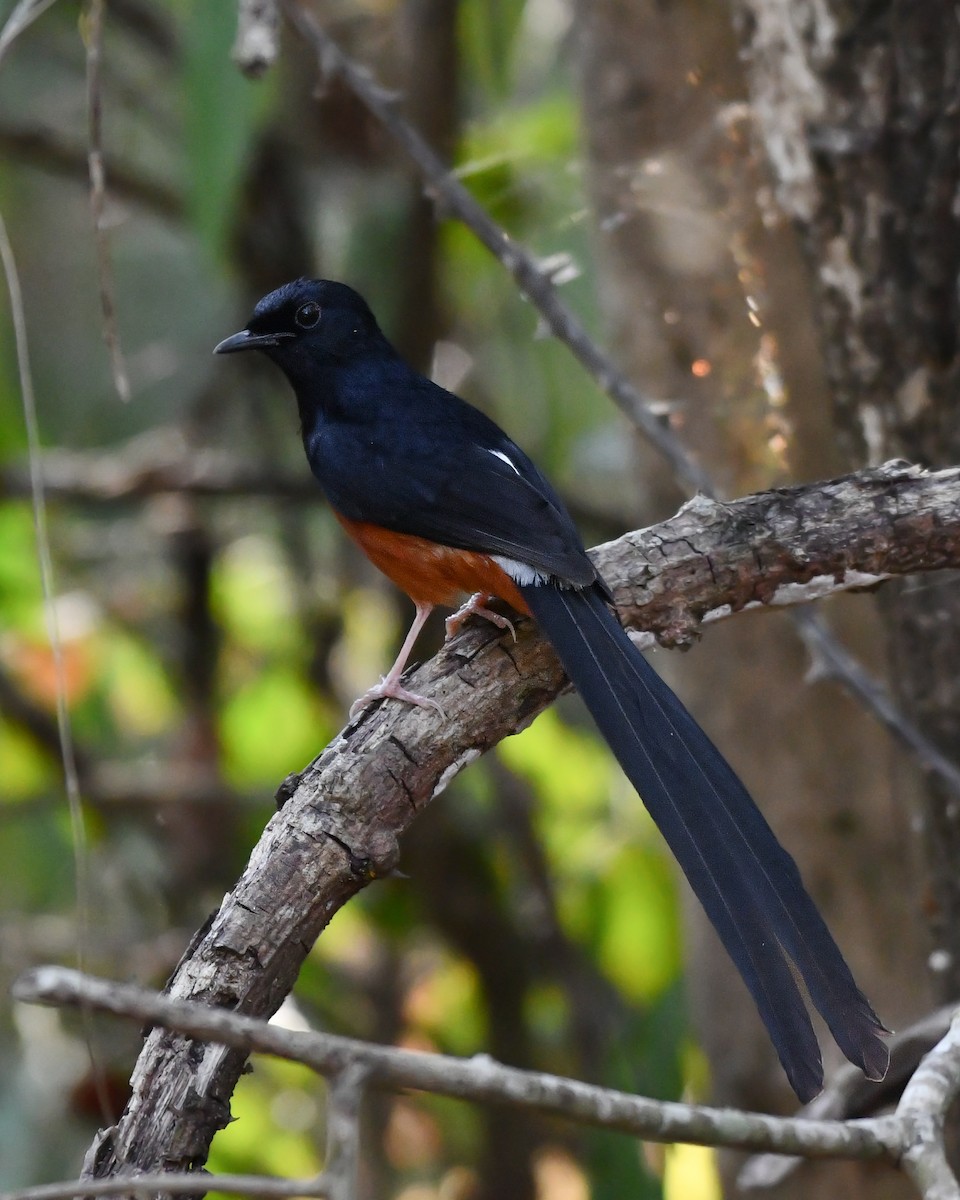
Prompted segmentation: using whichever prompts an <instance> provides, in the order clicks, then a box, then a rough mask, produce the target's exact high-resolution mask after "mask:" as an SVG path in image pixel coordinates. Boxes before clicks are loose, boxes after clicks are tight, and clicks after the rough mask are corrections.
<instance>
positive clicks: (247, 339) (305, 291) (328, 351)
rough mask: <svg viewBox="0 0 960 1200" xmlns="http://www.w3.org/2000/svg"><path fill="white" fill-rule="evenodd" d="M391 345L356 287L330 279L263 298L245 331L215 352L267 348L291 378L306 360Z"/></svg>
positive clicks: (298, 284) (289, 285)
mask: <svg viewBox="0 0 960 1200" xmlns="http://www.w3.org/2000/svg"><path fill="white" fill-rule="evenodd" d="M386 344H387V343H386V341H385V339H384V338H383V335H382V334H381V333H380V330H379V328H378V326H377V322H376V320H375V318H374V316H373V313H372V312H371V311H370V309H369V308H368V307H367V302H366V301H365V300H364V299H363V297H362V296H360V295H358V294H357V293H356V292H355V291H354V290H353V288H349V287H347V285H346V284H344V283H334V282H332V281H331V280H329V279H296V280H294V281H293V283H285V284H284V285H283V287H279V288H277V290H276V291H275V292H271V293H270V294H269V295H268V296H264V298H263V299H262V300H261V301H260V303H259V304H258V305H257V307H256V308H255V309H254V310H253V316H252V317H251V318H250V320H249V321H248V322H247V327H246V329H241V330H240V332H239V333H235V334H233V336H232V337H228V338H226V339H225V340H224V341H222V342H221V343H220V344H219V345H218V346H216V347H215V348H214V354H233V353H235V352H236V351H238V350H262V351H263V352H264V353H265V354H267V355H268V356H269V357H270V358H272V359H273V360H274V361H275V362H276V363H277V364H278V365H279V366H280V367H282V368H283V369H284V370H286V371H287V372H288V374H289V373H296V368H297V366H298V365H299V364H300V363H303V362H305V361H306V360H311V361H313V362H317V360H318V359H319V360H321V361H322V360H325V359H326V360H331V359H342V358H349V357H352V356H354V355H355V354H359V353H362V352H367V351H369V350H370V349H372V348H374V347H383V346H386Z"/></svg>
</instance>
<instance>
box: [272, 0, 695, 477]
mask: <svg viewBox="0 0 960 1200" xmlns="http://www.w3.org/2000/svg"><path fill="white" fill-rule="evenodd" d="M283 8H284V11H285V12H286V14H287V16H288V17H289V19H290V21H291V22H292V24H293V25H294V26H295V27H296V28H297V29H298V30H299V32H300V33H301V34H302V36H303V37H304V39H305V40H306V41H307V42H309V43H310V45H311V46H312V47H313V48H314V50H315V52H316V54H317V58H318V62H319V67H320V71H321V74H323V75H324V76H325V77H328V78H329V77H334V76H338V77H340V78H341V79H342V80H343V81H344V82H345V83H346V84H347V86H348V87H349V88H350V90H351V91H353V92H354V93H355V94H356V96H357V97H358V99H360V100H361V101H362V102H363V104H364V105H366V107H367V108H368V109H369V110H370V112H371V113H373V115H374V116H375V117H376V118H377V120H378V121H379V122H380V123H381V124H382V125H383V127H384V128H385V129H386V130H388V131H389V133H390V134H391V135H392V136H393V137H394V138H395V139H396V141H397V142H399V144H400V145H401V146H402V147H403V149H404V150H405V151H406V153H407V154H408V155H409V156H410V158H411V159H412V160H413V161H414V162H415V163H416V164H417V166H418V167H419V168H420V171H421V173H422V175H423V177H424V179H425V180H426V181H427V186H428V188H429V189H430V191H431V192H432V193H433V195H434V198H435V200H436V201H437V203H438V204H439V205H440V206H442V208H443V210H444V212H447V213H450V214H452V215H453V216H455V217H457V218H459V220H461V221H462V222H463V223H464V224H465V225H466V226H467V227H468V228H469V229H470V230H471V231H472V232H473V233H474V234H475V235H476V237H477V238H479V240H480V241H481V242H482V243H483V244H484V245H485V246H486V247H487V249H488V250H489V251H490V252H491V253H492V254H493V255H494V256H495V257H496V258H497V260H498V261H499V262H500V263H502V264H503V266H504V267H506V269H507V270H508V271H509V272H510V274H511V275H512V276H513V278H514V280H515V281H516V283H517V286H518V287H519V288H520V290H521V291H522V292H523V294H524V295H525V296H526V297H527V299H528V300H530V301H531V302H532V303H533V304H534V305H535V307H536V309H537V311H538V312H539V314H540V316H541V317H542V318H543V320H544V321H545V322H546V325H547V327H548V328H549V329H550V331H551V332H552V333H553V334H554V336H555V337H557V338H559V339H560V340H561V341H562V342H563V343H564V345H566V346H567V347H568V348H569V349H570V350H571V351H572V352H573V354H574V356H575V357H576V358H577V360H578V361H579V362H580V364H581V365H582V366H583V367H584V368H585V369H586V371H587V372H588V373H589V374H590V375H591V377H592V378H593V379H595V380H596V381H597V383H598V385H599V386H600V388H601V389H602V390H603V391H604V392H606V393H607V395H609V396H610V397H611V398H612V399H613V400H614V401H615V402H616V403H617V404H618V405H619V406H620V407H621V408H622V409H623V410H624V412H626V414H627V415H628V416H629V417H630V419H631V420H632V421H633V422H634V423H635V424H636V425H637V426H639V428H640V429H641V430H642V431H643V433H644V435H645V436H646V437H647V438H648V439H649V440H650V441H651V442H652V443H653V445H654V446H656V447H657V449H658V450H659V451H660V453H661V454H662V455H663V456H664V458H666V460H667V461H668V462H669V463H670V466H671V469H672V470H673V472H674V474H675V475H676V476H677V478H678V479H680V480H682V481H683V482H684V483H685V484H686V485H687V486H688V487H689V488H690V489H691V490H693V491H700V492H704V493H705V494H707V495H713V493H714V487H713V483H712V481H711V479H710V476H709V475H708V474H707V472H706V471H705V470H704V469H703V467H702V466H701V465H700V464H699V463H698V462H697V461H696V460H695V459H694V457H693V455H691V454H690V452H689V451H688V450H687V449H686V447H685V446H684V445H683V443H682V442H681V441H680V440H679V438H677V437H676V435H675V434H674V433H673V432H672V431H671V430H670V428H669V427H668V426H667V425H666V424H665V423H664V422H663V420H662V419H661V417H659V416H657V415H656V414H655V412H654V408H655V407H656V406H655V405H654V404H653V402H652V401H651V400H650V398H648V397H646V396H644V395H643V394H642V393H641V392H640V391H639V389H637V388H636V387H634V385H633V384H632V383H631V382H630V381H629V380H628V379H627V377H626V376H625V375H624V374H623V372H622V371H621V370H620V369H619V367H617V366H616V364H615V363H614V362H613V360H612V359H610V358H609V357H608V356H607V355H606V354H604V353H603V351H602V350H601V349H600V348H599V347H598V346H597V344H596V342H595V341H594V340H593V339H592V338H591V337H590V335H589V334H588V333H587V331H586V330H585V329H584V327H583V325H582V324H581V322H580V321H579V319H578V318H577V317H576V316H575V315H574V313H573V312H572V311H571V310H570V309H569V308H568V307H567V306H566V305H565V304H564V303H563V302H562V301H561V299H560V297H559V295H558V293H557V289H556V287H555V285H554V283H553V280H552V277H551V275H550V272H549V271H548V270H544V269H543V268H542V266H541V264H540V263H539V262H538V261H537V259H536V258H534V256H533V255H532V254H530V253H528V252H527V251H526V250H525V249H524V248H523V247H522V246H521V245H520V244H519V243H517V242H515V241H514V240H513V239H512V238H511V237H510V235H509V234H508V233H507V232H506V230H505V229H503V227H502V226H500V225H498V224H497V222H496V221H494V220H493V219H492V218H491V216H490V215H489V213H488V212H487V211H486V209H484V208H483V206H482V205H480V204H478V203H477V201H476V200H475V199H474V198H473V196H472V195H471V194H470V192H469V191H467V189H466V188H465V187H464V186H463V184H462V183H461V182H460V180H459V179H457V177H456V176H455V175H454V174H452V172H451V171H449V170H448V168H447V167H446V165H445V164H444V162H443V160H442V159H441V158H440V157H439V156H438V155H437V154H435V153H434V151H433V150H432V149H431V148H430V146H429V145H428V143H427V142H426V140H425V139H424V138H423V137H422V136H421V134H420V133H419V131H418V130H417V129H415V128H414V127H413V125H412V124H411V123H410V122H409V121H408V120H406V119H405V118H404V117H403V116H402V115H401V114H400V113H399V111H398V108H397V97H396V94H395V93H393V92H390V91H388V90H387V89H386V88H385V87H383V86H382V85H381V84H379V83H378V82H377V81H376V80H375V79H374V78H373V76H372V74H371V73H370V72H369V71H368V70H366V69H365V68H363V67H360V66H358V65H357V64H356V63H354V62H353V61H352V60H351V59H350V58H348V57H347V55H346V54H344V53H343V51H342V50H341V49H340V47H339V46H338V45H337V43H336V42H335V41H334V40H333V39H332V38H331V37H330V36H329V35H328V34H327V32H326V30H325V29H324V28H323V27H322V25H321V24H320V23H319V21H318V20H317V18H316V17H315V16H314V15H313V13H312V12H311V11H310V10H309V9H307V8H306V7H304V6H303V5H301V4H299V3H297V0H283Z"/></svg>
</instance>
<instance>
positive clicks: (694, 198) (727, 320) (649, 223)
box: [577, 0, 960, 1196]
mask: <svg viewBox="0 0 960 1200" xmlns="http://www.w3.org/2000/svg"><path fill="white" fill-rule="evenodd" d="M765 7H767V6H765V5H764V4H763V3H762V2H761V0H757V3H756V4H755V5H746V4H744V5H742V8H743V9H746V8H754V9H762V8H765ZM770 7H774V8H777V9H779V8H780V7H782V8H783V12H784V14H786V13H788V11H791V10H792V8H795V7H800V8H805V7H806V6H804V5H799V6H791V5H788V4H784V5H782V6H780V5H773V6H770ZM754 28H755V27H754ZM577 32H578V49H579V53H580V61H581V67H582V78H583V96H584V110H585V123H586V137H587V153H588V158H589V172H590V176H589V177H590V182H591V187H592V190H593V194H594V198H595V204H596V209H597V222H598V235H597V236H598V240H599V241H600V242H601V246H600V251H601V253H600V261H601V263H602V277H601V278H602V284H601V287H602V292H603V294H604V295H605V296H606V297H608V298H612V302H611V303H609V304H608V306H607V307H608V309H609V315H610V320H611V326H612V332H613V335H614V338H615V340H616V342H617V344H618V349H619V351H620V357H621V359H622V361H624V363H625V364H626V365H627V366H628V367H629V368H630V369H631V370H632V372H633V373H634V376H635V378H636V380H637V382H638V383H640V384H641V385H642V386H643V387H644V388H645V389H646V390H647V391H648V392H652V393H653V394H654V395H659V396H662V397H664V398H665V399H668V400H670V401H672V402H673V403H674V405H675V409H674V416H673V420H674V422H675V423H681V424H682V425H683V428H684V432H685V433H686V434H687V435H688V436H689V437H690V439H691V441H692V444H693V445H695V446H696V448H697V450H698V452H699V453H700V454H701V456H702V457H703V459H704V461H705V463H706V464H707V465H708V467H709V469H710V470H711V471H712V472H713V473H714V475H715V476H716V477H717V478H718V479H719V480H720V483H721V486H722V488H723V489H724V490H725V491H726V490H733V491H736V490H737V489H742V488H748V487H757V486H766V485H769V484H770V483H775V482H776V483H779V482H784V481H785V479H786V478H789V477H790V476H792V477H793V478H810V477H815V476H816V475H818V474H829V473H830V472H831V471H832V470H834V469H835V468H836V466H837V463H838V450H837V448H836V445H835V436H834V434H833V432H832V421H831V409H830V404H829V388H830V387H835V384H836V367H837V361H838V358H839V357H841V356H840V354H839V352H838V351H837V350H836V349H835V348H831V349H830V350H829V352H828V353H826V355H825V359H826V362H824V359H823V358H822V357H821V355H820V353H819V351H818V348H817V330H816V326H815V324H814V320H813V313H814V307H815V301H814V294H813V289H812V288H811V282H810V278H809V274H808V271H807V268H806V267H805V265H804V263H803V259H802V256H801V254H800V252H799V250H798V245H797V239H796V237H795V234H794V232H793V231H792V229H791V228H790V227H789V223H788V222H786V221H784V220H783V219H782V217H779V216H778V214H777V213H776V212H775V211H774V209H773V206H772V204H771V189H770V187H769V176H768V175H767V173H766V167H765V165H764V164H763V163H762V162H758V161H757V159H756V157H755V155H754V154H753V153H752V148H751V138H750V136H749V134H750V123H749V116H750V110H749V109H748V108H747V106H746V103H745V101H746V97H747V81H746V80H745V79H744V77H743V73H742V72H743V66H742V62H741V59H740V47H739V46H738V44H737V41H736V38H735V33H734V30H733V28H732V27H731V22H730V12H729V10H728V9H727V8H726V7H725V6H717V5H714V4H711V3H709V2H708V0H678V2H676V3H673V4H670V5H662V4H658V3H655V2H654V0H641V2H637V3H632V4H624V3H621V2H618V0H582V3H581V4H580V5H579V8H578V25H577ZM741 33H742V34H743V36H744V37H746V38H747V40H749V37H748V34H749V30H748V29H747V23H746V22H745V23H744V29H743V30H741ZM766 66H767V69H768V75H767V78H768V80H769V81H771V82H773V81H776V80H779V81H780V84H781V86H782V87H784V88H786V87H787V86H788V83H789V80H784V79H783V76H785V75H786V74H787V71H786V69H785V66H784V64H783V63H781V64H780V65H779V67H778V66H777V65H775V64H774V63H773V62H772V61H769V60H767V61H766ZM750 69H751V71H752V74H753V76H756V74H757V71H758V67H757V63H756V61H754V62H753V63H752V64H751V68H750ZM852 75H856V70H854V71H853V72H852ZM751 82H752V83H755V79H751ZM755 119H756V117H755ZM772 124H773V126H774V131H775V129H776V122H775V121H773V122H772ZM792 130H793V126H791V125H787V126H786V127H785V132H784V134H783V136H784V138H785V142H786V145H785V148H784V150H783V156H784V158H785V160H786V162H787V163H788V164H789V163H791V162H792V161H793V157H794V156H795V154H796V153H797V152H796V151H795V150H794V149H793V147H792V146H791V145H790V136H792ZM788 134H789V135H790V136H787V135H788ZM771 136H772V135H771ZM808 248H809V244H808ZM813 258H814V261H815V264H816V262H818V261H820V260H819V258H818V256H817V254H816V253H815V254H814V255H813ZM825 261H826V260H825ZM814 270H816V265H815V267H814ZM818 278H819V280H822V273H821V275H820V276H819V277H818ZM841 336H842V335H841ZM828 384H829V387H828ZM901 452H902V451H901ZM884 453H885V455H888V454H889V451H885V452H884ZM643 469H644V471H645V472H647V471H648V470H649V469H650V468H649V466H648V464H646V463H644V466H643ZM652 470H653V472H654V477H656V473H657V472H659V475H660V477H661V478H662V474H663V472H662V468H658V467H657V465H656V464H654V465H653V467H652ZM647 491H648V494H649V495H650V496H651V498H652V500H653V502H654V503H657V502H663V500H664V499H665V497H666V496H667V495H668V494H669V489H668V488H667V487H665V486H663V485H662V484H654V485H651V486H650V487H648V489H647ZM660 515H662V509H661V510H656V509H654V510H653V511H647V512H644V513H642V514H638V517H637V519H638V520H648V519H652V518H653V517H654V516H660ZM830 616H831V620H832V621H833V623H834V625H835V626H836V628H837V629H838V631H839V632H840V633H841V635H842V636H843V637H844V639H845V640H846V641H847V642H848V644H849V645H850V647H851V649H853V650H854V651H855V652H856V653H857V654H858V655H860V657H861V658H863V659H865V660H866V661H867V663H868V664H869V665H871V666H872V667H873V669H878V666H879V665H880V664H881V663H882V642H883V633H882V628H881V626H880V622H879V620H878V618H877V616H876V614H875V612H874V605H873V603H872V601H871V600H870V599H869V598H866V597H863V598H858V599H856V600H850V601H847V602H843V603H841V604H840V605H835V606H833V609H832V610H831V612H830ZM719 632H720V634H721V636H719V637H713V636H711V637H710V639H708V642H709V644H705V645H704V646H703V647H700V648H698V649H697V650H696V651H695V652H694V654H692V655H691V656H689V657H688V658H687V659H686V660H685V661H683V662H681V663H679V664H678V665H677V666H676V667H675V666H674V664H673V663H672V662H671V663H670V664H669V665H668V671H669V674H670V677H671V680H672V682H674V684H675V685H676V687H677V689H678V690H679V691H680V692H681V694H683V696H684V698H685V699H686V700H687V702H688V703H689V704H690V706H691V708H692V709H693V711H694V712H695V713H696V714H697V715H698V718H699V719H700V720H702V722H703V723H704V724H705V725H706V726H707V728H708V729H709V730H710V732H711V734H712V735H713V736H714V737H715V738H716V740H717V741H718V743H719V745H720V746H721V748H722V749H723V751H724V753H725V754H726V755H727V756H728V757H729V758H730V759H731V761H732V762H733V764H734V766H735V767H736V769H737V770H738V771H739V772H740V773H741V774H742V775H743V777H744V779H745V780H746V782H747V784H748V786H749V787H750V788H751V789H752V790H753V792H754V794H755V795H756V797H757V799H758V802H759V803H760V805H761V807H762V808H763V809H764V811H765V812H766V813H767V815H768V817H769V818H770V820H771V823H772V824H773V825H774V827H775V829H777V831H778V832H779V834H780V835H781V837H782V840H783V841H784V843H785V844H786V845H787V846H788V848H789V849H790V850H791V852H792V853H793V854H794V855H795V856H796V858H797V860H798V862H799V865H800V867H801V870H802V872H803V874H804V876H805V878H806V880H807V882H808V884H809V886H810V888H811V890H812V892H813V894H814V896H815V897H816V899H817V901H818V903H819V904H820V905H821V906H822V909H823V911H824V913H825V915H826V917H827V920H828V922H829V923H830V925H831V927H832V928H833V930H834V931H835V933H836V935H837V938H838V940H839V942H840V944H841V946H843V948H844V951H845V952H846V953H847V955H848V956H849V959H850V961H851V965H852V966H853V968H854V971H855V973H856V974H857V976H858V978H859V980H860V981H861V983H862V985H863V987H864V988H865V989H866V991H867V992H868V994H869V995H870V996H871V998H872V999H873V1001H874V1002H875V1004H876V1005H877V1007H878V1009H879V1011H880V1012H881V1014H882V1015H883V1017H884V1019H885V1020H886V1021H887V1022H888V1023H890V1024H893V1025H894V1026H897V1025H899V1024H901V1023H903V1022H904V1021H905V1020H906V1019H908V1018H911V1017H916V1016H919V1015H920V1014H921V1013H922V1012H924V1011H925V1010H926V1008H927V1006H928V1005H929V1003H930V999H931V997H930V993H929V989H928V988H926V987H925V986H924V985H923V984H922V983H920V984H918V982H917V981H918V980H922V978H923V970H924V961H925V958H926V946H925V944H924V939H923V937H922V935H918V927H919V908H920V899H919V891H920V880H919V871H918V869H917V863H918V859H919V854H913V853H911V852H905V848H906V849H907V851H910V850H911V834H910V828H909V815H908V812H909V809H908V808H907V807H905V806H904V805H903V794H904V792H907V793H910V791H911V786H912V778H911V776H910V773H909V771H906V770H904V769H903V768H901V767H899V766H898V765H897V755H896V753H895V751H894V749H893V747H892V746H891V745H890V743H889V741H888V739H887V737H886V735H885V734H884V733H883V732H882V731H881V730H880V729H879V728H878V727H877V725H876V723H875V722H874V721H873V720H872V718H870V717H869V716H867V715H866V714H865V713H864V712H863V711H862V710H860V709H859V708H858V707H857V706H856V705H855V704H854V703H853V702H852V701H851V700H849V699H848V698H847V697H845V696H844V695H842V694H841V693H840V692H839V690H838V689H836V688H834V687H831V686H830V685H828V684H823V683H821V684H819V685H817V686H814V687H808V686H805V685H804V673H805V670H806V669H807V667H808V665H809V662H808V658H807V655H806V652H805V651H804V650H803V648H802V647H801V645H800V644H799V642H798V641H797V638H796V636H795V634H794V632H793V630H792V629H791V628H790V627H789V625H788V624H787V622H786V621H785V620H784V621H772V620H764V621H762V622H750V621H739V622H731V623H729V625H728V627H727V628H726V629H724V630H722V631H719ZM657 665H658V666H660V665H661V662H660V660H658V664H657ZM720 698H722V703H719V702H718V701H719V699H720ZM955 711H957V712H960V706H957V708H956V710H955ZM690 927H691V931H690V937H689V944H690V951H689V968H688V969H689V980H690V996H691V1007H692V1014H693V1017H694V1021H695V1024H696V1027H697V1032H698V1034H699V1035H700V1037H701V1039H702V1041H703V1044H704V1046H705V1048H706V1049H707V1052H708V1055H709V1057H710V1060H711V1067H712V1081H713V1095H714V1098H715V1099H716V1100H717V1101H720V1102H724V1103H735V1104H743V1105H749V1106H761V1107H773V1106H779V1107H781V1108H783V1107H786V1108H789V1107H790V1105H791V1103H792V1098H791V1097H790V1096H789V1095H788V1094H787V1093H786V1091H785V1089H784V1088H783V1085H782V1080H781V1079H780V1078H779V1076H778V1073H777V1072H776V1070H775V1066H774V1064H773V1061H772V1056H771V1055H770V1051H769V1046H768V1045H767V1044H766V1041H765V1039H764V1038H763V1035H762V1032H761V1031H760V1030H759V1028H758V1026H757V1024H756V1023H755V1022H754V1021H753V1020H752V1019H751V1018H750V1017H748V1016H747V1015H746V1005H745V1003H744V999H743V995H742V992H741V990H740V988H741V985H740V983H739V980H737V979H735V978H734V976H733V973H732V971H731V970H730V966H729V963H728V962H727V961H726V960H725V958H724V956H723V954H722V951H721V950H720V949H719V947H718V946H717V944H716V941H715V939H714V937H713V935H712V934H711V932H710V931H709V929H708V928H707V927H706V924H705V921H704V919H703V916H702V914H701V913H700V912H699V911H698V910H697V911H693V907H692V906H691V911H690ZM730 1012H737V1013H744V1014H745V1015H744V1016H743V1018H742V1019H738V1020H737V1021H736V1022H731V1021H730V1020H729V1013H730ZM827 1053H828V1054H829V1051H827ZM828 1070H829V1061H828ZM728 1167H729V1164H728ZM813 1169H819V1168H813ZM827 1169H828V1170H830V1171H832V1172H836V1168H835V1167H831V1168H827ZM809 1170H811V1168H809V1167H807V1168H805V1172H808V1171H809ZM729 1173H730V1174H731V1177H732V1167H731V1168H730V1170H729ZM849 1174H850V1179H849V1180H848V1181H847V1189H848V1190H847V1191H845V1193H844V1194H859V1192H858V1189H859V1188H861V1187H862V1188H864V1189H865V1188H866V1187H867V1186H868V1184H867V1182H866V1180H864V1181H863V1182H862V1183H859V1182H856V1181H857V1180H858V1178H862V1176H860V1173H859V1172H858V1170H857V1169H856V1168H852V1169H851V1170H850V1173H849ZM828 1178H829V1180H830V1183H831V1185H832V1186H834V1187H836V1183H837V1178H838V1177H837V1175H836V1174H835V1173H834V1174H831V1175H830V1176H828ZM877 1185H878V1181H877V1179H876V1178H875V1177H873V1176H871V1178H870V1179H869V1188H870V1190H871V1195H873V1196H876V1195H877V1194H878V1192H877V1190H876V1189H877ZM799 1186H800V1188H801V1189H802V1190H803V1191H804V1192H805V1194H809V1191H807V1189H809V1188H810V1187H811V1177H810V1175H809V1174H804V1175H803V1176H802V1180H801V1184H800V1185H799ZM894 1186H895V1187H896V1186H897V1185H896V1184H894ZM901 1194H902V1192H901Z"/></svg>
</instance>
